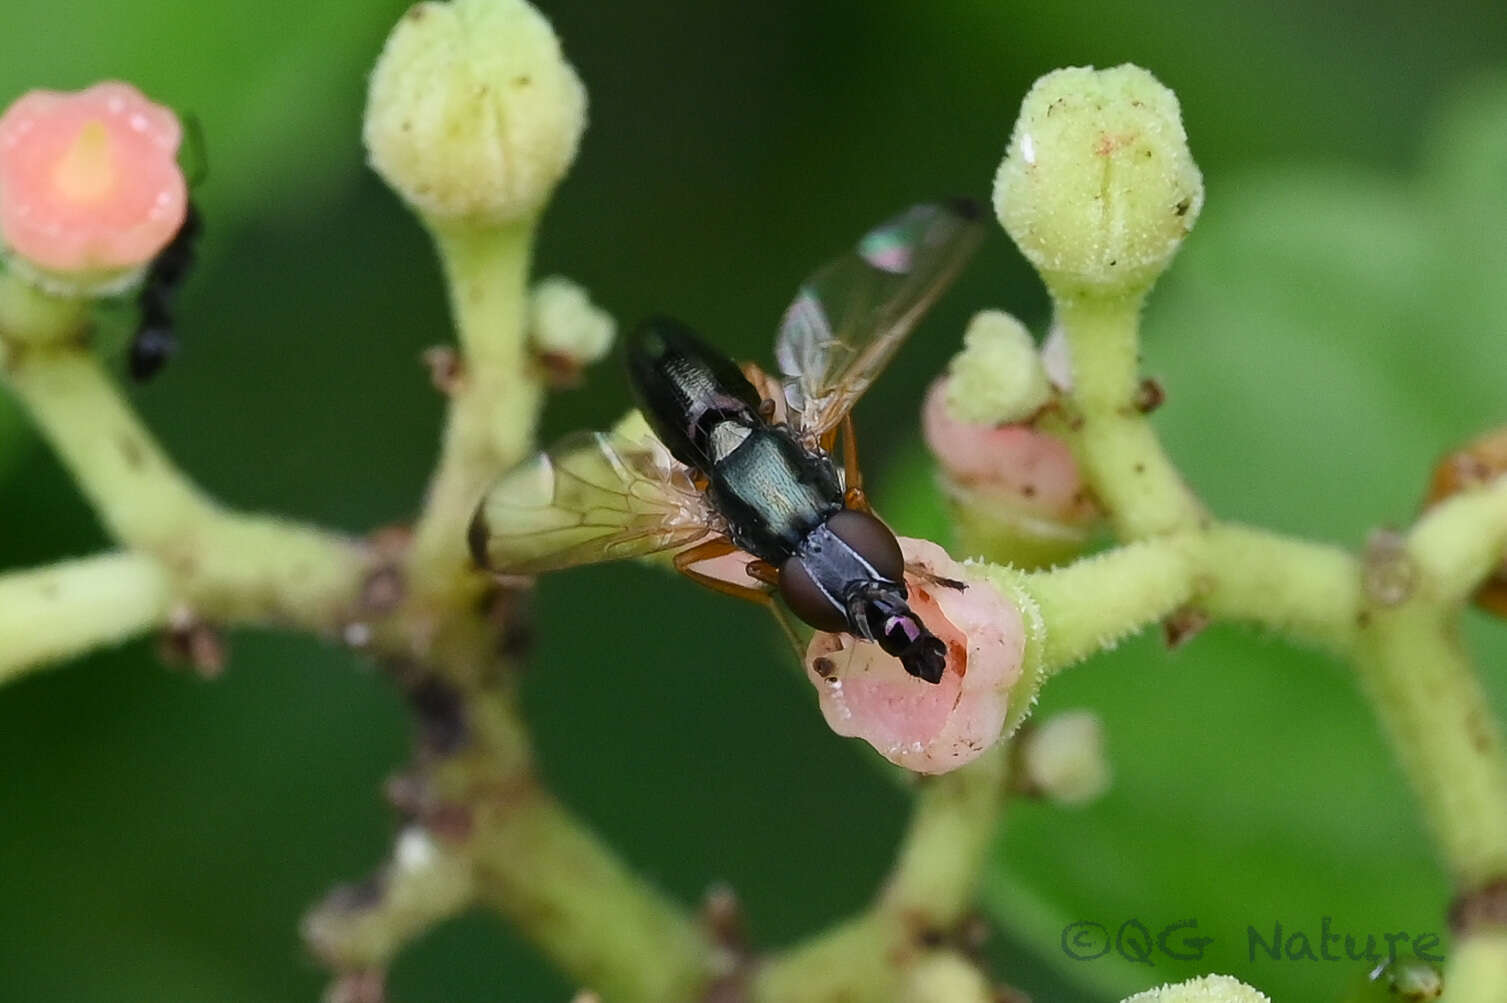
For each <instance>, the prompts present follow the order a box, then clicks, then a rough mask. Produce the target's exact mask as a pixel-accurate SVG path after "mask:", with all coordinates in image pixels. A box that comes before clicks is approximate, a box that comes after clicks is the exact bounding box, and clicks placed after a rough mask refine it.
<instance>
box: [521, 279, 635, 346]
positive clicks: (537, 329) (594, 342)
mask: <svg viewBox="0 0 1507 1003" xmlns="http://www.w3.org/2000/svg"><path fill="white" fill-rule="evenodd" d="M529 334H530V336H531V337H532V338H533V342H534V349H535V350H536V351H538V352H539V353H540V354H541V355H544V356H546V357H547V358H551V359H555V360H559V361H561V362H562V363H565V364H568V365H570V366H573V367H575V368H580V367H582V366H587V365H590V364H591V363H593V362H596V361H597V360H598V359H600V358H601V357H602V356H604V355H606V354H607V350H608V349H610V348H611V347H612V339H613V337H614V336H615V335H616V334H617V323H616V322H615V321H614V320H613V319H612V315H611V314H609V313H607V311H605V310H603V309H602V308H601V307H599V306H597V305H596V304H595V303H593V302H591V297H590V296H588V295H587V294H586V290H585V289H582V288H581V287H580V286H578V285H576V284H575V283H574V282H572V281H571V280H570V279H567V278H565V277H564V276H560V275H551V276H550V277H549V278H547V279H542V280H540V282H539V283H538V284H537V285H536V286H534V290H533V294H532V295H531V296H530V297H529Z"/></svg>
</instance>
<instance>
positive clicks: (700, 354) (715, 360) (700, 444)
mask: <svg viewBox="0 0 1507 1003" xmlns="http://www.w3.org/2000/svg"><path fill="white" fill-rule="evenodd" d="M625 358H626V362H627V368H628V381H629V383H630V384H631V386H632V388H633V395H634V397H635V398H636V399H637V401H638V405H639V408H640V410H642V411H643V414H644V419H645V420H646V421H648V423H649V427H650V428H652V429H653V430H654V434H655V435H657V436H659V439H660V441H661V442H663V443H664V444H665V447H666V448H667V449H669V450H670V454H671V455H672V456H674V457H675V458H676V459H677V460H679V461H680V462H681V463H684V464H685V465H686V466H689V467H692V468H695V469H697V470H700V471H701V472H702V473H704V474H707V475H708V476H710V475H711V472H712V471H711V467H712V463H713V457H712V456H710V455H709V454H708V453H707V443H706V441H705V440H706V437H707V435H708V434H709V432H710V431H711V429H712V428H713V427H714V426H715V425H716V424H717V423H718V422H720V421H723V420H728V419H732V420H735V421H742V422H744V423H747V424H755V423H758V409H759V405H760V403H762V401H761V399H760V397H759V394H758V392H757V391H756V390H754V388H753V385H752V384H750V383H749V382H748V379H747V377H745V376H744V375H743V372H742V371H741V370H740V369H739V368H738V367H737V366H736V365H735V364H734V363H733V362H732V360H730V359H728V358H727V357H726V356H724V355H722V354H721V353H720V352H718V351H717V350H716V349H714V348H712V347H711V346H710V345H708V344H706V343H705V342H704V341H702V340H701V339H700V338H699V337H697V336H696V334H695V333H694V332H693V331H691V329H690V328H688V327H686V326H685V325H683V324H681V323H679V322H678V321H674V320H671V319H669V318H667V317H656V318H653V319H651V320H649V321H646V322H645V323H643V324H641V325H640V326H639V327H638V329H637V330H635V331H634V332H633V334H632V335H630V336H629V338H628V341H627V345H626V348H625Z"/></svg>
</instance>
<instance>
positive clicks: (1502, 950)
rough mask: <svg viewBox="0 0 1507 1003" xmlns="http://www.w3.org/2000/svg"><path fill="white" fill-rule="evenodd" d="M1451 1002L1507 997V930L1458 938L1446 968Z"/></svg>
mask: <svg viewBox="0 0 1507 1003" xmlns="http://www.w3.org/2000/svg"><path fill="white" fill-rule="evenodd" d="M1444 990H1445V994H1444V996H1443V997H1442V998H1443V999H1444V1000H1446V1001H1448V1003H1500V1001H1501V1000H1503V999H1507V930H1499V929H1495V930H1480V931H1476V932H1474V933H1469V934H1466V935H1464V936H1461V937H1458V938H1457V939H1456V940H1455V943H1454V947H1453V949H1452V950H1451V951H1450V955H1449V963H1448V964H1447V965H1446V966H1445V969H1444Z"/></svg>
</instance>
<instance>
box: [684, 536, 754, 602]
mask: <svg viewBox="0 0 1507 1003" xmlns="http://www.w3.org/2000/svg"><path fill="white" fill-rule="evenodd" d="M738 551H739V548H738V546H737V545H736V544H734V543H733V541H732V540H730V539H728V538H727V537H725V536H719V537H716V538H715V539H712V540H707V541H706V542H705V543H698V544H696V546H694V547H690V548H688V549H686V550H682V551H681V552H680V553H678V554H676V555H675V570H676V571H678V572H680V573H681V574H682V575H685V576H686V577H687V578H689V579H690V580H691V581H693V582H695V583H696V584H697V585H704V586H706V587H707V588H709V589H711V590H712V591H713V592H721V593H722V594H723V595H727V596H733V597H734V598H737V599H747V600H748V601H749V602H756V603H759V604H760V605H763V606H768V605H772V604H773V603H774V599H773V598H771V597H770V595H769V592H768V590H766V589H764V588H762V587H760V586H757V585H739V584H737V583H736V582H730V581H728V580H726V579H725V578H718V577H717V576H716V575H709V574H706V573H705V572H703V571H697V570H695V568H694V565H697V564H700V563H702V562H703V561H711V560H715V559H717V558H719V557H726V556H727V555H728V554H736V553H738Z"/></svg>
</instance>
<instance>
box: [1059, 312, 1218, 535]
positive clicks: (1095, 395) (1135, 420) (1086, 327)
mask: <svg viewBox="0 0 1507 1003" xmlns="http://www.w3.org/2000/svg"><path fill="white" fill-rule="evenodd" d="M1140 311H1141V297H1140V296H1139V295H1136V296H1131V297H1127V298H1116V299H1097V298H1093V297H1088V296H1081V297H1075V298H1073V299H1069V300H1063V301H1060V302H1058V304H1057V320H1058V322H1059V323H1060V324H1061V325H1062V326H1063V329H1064V331H1065V332H1066V334H1067V341H1068V349H1069V355H1070V357H1071V360H1072V372H1073V392H1072V395H1071V399H1070V406H1069V417H1068V426H1069V434H1068V443H1069V445H1071V446H1072V447H1073V451H1074V453H1075V454H1076V455H1077V457H1078V460H1079V462H1080V464H1081V465H1082V467H1083V471H1084V474H1085V476H1086V477H1087V478H1088V482H1089V485H1090V486H1091V487H1092V488H1093V489H1094V492H1095V493H1096V494H1097V495H1098V496H1099V499H1100V500H1101V501H1102V502H1103V503H1104V506H1105V508H1106V509H1107V510H1108V511H1109V514H1110V519H1111V520H1112V522H1113V524H1114V527H1115V532H1116V535H1118V536H1119V537H1120V539H1122V540H1139V539H1142V538H1144V537H1147V536H1155V535H1157V534H1160V533H1167V532H1170V531H1172V530H1174V529H1186V528H1189V527H1192V526H1194V525H1196V524H1197V523H1198V522H1199V521H1200V520H1201V519H1202V518H1203V516H1204V512H1203V507H1202V506H1201V505H1200V504H1199V502H1198V499H1197V498H1195V497H1194V496H1193V493H1192V492H1191V491H1189V490H1188V488H1187V486H1186V485H1185V484H1184V483H1183V479H1182V477H1181V476H1180V475H1179V474H1178V472H1177V468H1176V467H1174V466H1173V465H1172V461H1171V460H1170V459H1169V458H1168V457H1167V454H1166V452H1165V451H1164V450H1163V449H1162V446H1161V442H1160V441H1159V440H1158V439H1157V437H1156V432H1155V430H1154V429H1152V427H1151V424H1150V422H1148V421H1147V420H1146V416H1145V415H1143V414H1142V413H1141V412H1140V411H1139V410H1138V409H1137V407H1136V397H1137V391H1138V390H1139V389H1140V379H1141V373H1140V354H1139V353H1140V339H1139V337H1138V323H1139V319H1140Z"/></svg>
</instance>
